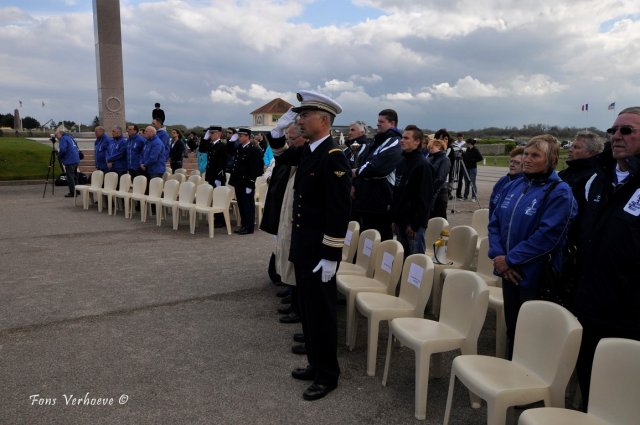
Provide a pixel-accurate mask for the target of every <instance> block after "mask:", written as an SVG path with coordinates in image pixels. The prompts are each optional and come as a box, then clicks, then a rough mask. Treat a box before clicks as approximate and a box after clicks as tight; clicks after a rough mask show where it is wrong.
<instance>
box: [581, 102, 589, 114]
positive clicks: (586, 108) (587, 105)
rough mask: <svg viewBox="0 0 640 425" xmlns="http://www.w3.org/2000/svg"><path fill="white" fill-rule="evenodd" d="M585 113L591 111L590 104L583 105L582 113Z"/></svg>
mask: <svg viewBox="0 0 640 425" xmlns="http://www.w3.org/2000/svg"><path fill="white" fill-rule="evenodd" d="M585 111H589V104H588V103H585V104H584V105H582V112H585Z"/></svg>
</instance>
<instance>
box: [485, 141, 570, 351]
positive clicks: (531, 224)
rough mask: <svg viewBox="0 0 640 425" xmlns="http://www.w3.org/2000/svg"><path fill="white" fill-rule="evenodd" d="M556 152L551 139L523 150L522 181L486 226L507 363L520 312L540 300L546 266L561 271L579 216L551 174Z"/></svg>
mask: <svg viewBox="0 0 640 425" xmlns="http://www.w3.org/2000/svg"><path fill="white" fill-rule="evenodd" d="M559 152H560V149H559V144H558V141H557V140H556V139H555V138H554V137H553V136H551V135H548V134H543V135H541V136H536V137H534V138H532V139H531V140H530V141H529V143H527V145H526V146H525V149H524V154H523V171H524V176H523V177H522V178H520V179H516V180H513V181H511V182H509V183H507V184H506V185H505V187H504V189H503V190H502V192H501V194H500V196H499V199H500V201H499V204H498V205H497V206H496V208H495V211H494V213H493V215H492V216H491V219H490V221H489V258H491V259H492V260H493V264H494V268H495V271H494V273H495V274H497V275H499V276H502V293H503V296H504V315H505V321H506V324H507V336H508V337H509V357H510V354H511V352H512V350H513V338H514V335H515V329H516V320H517V317H518V312H519V310H520V306H521V305H522V304H523V303H525V302H526V301H530V300H535V299H539V297H540V295H539V286H540V285H539V280H540V278H541V275H542V270H543V266H544V265H545V262H547V261H550V262H551V265H552V266H553V268H554V269H555V270H560V268H561V265H562V253H563V249H564V247H565V245H566V241H567V231H568V228H569V224H570V222H571V220H573V218H574V217H575V215H576V212H577V207H576V202H575V200H574V198H573V194H572V192H571V188H570V187H569V185H568V184H567V183H565V182H563V181H562V180H561V179H560V178H559V177H558V174H557V173H556V172H555V167H556V165H557V164H558V156H559Z"/></svg>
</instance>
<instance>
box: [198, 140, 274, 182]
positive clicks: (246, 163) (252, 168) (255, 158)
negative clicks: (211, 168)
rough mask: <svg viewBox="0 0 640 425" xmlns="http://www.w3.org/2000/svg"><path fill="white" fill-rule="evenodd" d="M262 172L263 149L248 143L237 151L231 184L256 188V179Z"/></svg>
mask: <svg viewBox="0 0 640 425" xmlns="http://www.w3.org/2000/svg"><path fill="white" fill-rule="evenodd" d="M223 146H224V145H223ZM262 172H263V163H262V150H260V148H258V147H255V146H252V145H251V143H247V144H246V145H245V146H243V147H240V148H238V150H237V151H236V157H235V159H234V162H233V171H232V172H231V177H229V184H230V185H231V186H233V187H234V188H236V189H239V188H241V189H246V188H249V189H255V188H256V179H257V178H258V177H259V176H261V175H262ZM208 174H209V173H208V172H207V175H208Z"/></svg>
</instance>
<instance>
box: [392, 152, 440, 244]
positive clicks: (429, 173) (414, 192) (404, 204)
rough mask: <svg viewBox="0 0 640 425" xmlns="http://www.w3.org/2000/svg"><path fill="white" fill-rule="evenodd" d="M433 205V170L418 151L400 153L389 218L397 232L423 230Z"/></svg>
mask: <svg viewBox="0 0 640 425" xmlns="http://www.w3.org/2000/svg"><path fill="white" fill-rule="evenodd" d="M432 204H433V167H432V166H431V164H430V163H429V162H428V161H427V159H426V158H425V157H424V156H422V152H421V150H420V149H416V150H414V151H412V152H405V153H403V154H402V160H401V161H400V163H399V164H398V167H397V168H396V186H395V188H394V190H393V207H392V209H391V219H392V220H393V222H394V223H395V224H396V225H398V226H399V227H400V228H401V229H403V230H404V228H405V227H406V226H407V225H410V226H411V228H412V229H413V231H414V232H415V231H417V230H418V228H420V227H424V228H426V227H427V221H429V212H430V211H431V205H432Z"/></svg>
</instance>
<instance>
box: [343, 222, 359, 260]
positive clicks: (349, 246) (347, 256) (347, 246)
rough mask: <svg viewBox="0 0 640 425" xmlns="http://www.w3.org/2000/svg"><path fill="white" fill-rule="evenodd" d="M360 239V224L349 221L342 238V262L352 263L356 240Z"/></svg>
mask: <svg viewBox="0 0 640 425" xmlns="http://www.w3.org/2000/svg"><path fill="white" fill-rule="evenodd" d="M359 238H360V223H358V222H357V221H350V222H349V225H348V226H347V234H346V235H345V236H344V246H343V247H342V261H346V262H347V263H353V257H355V256H356V249H357V248H358V239H359Z"/></svg>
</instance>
